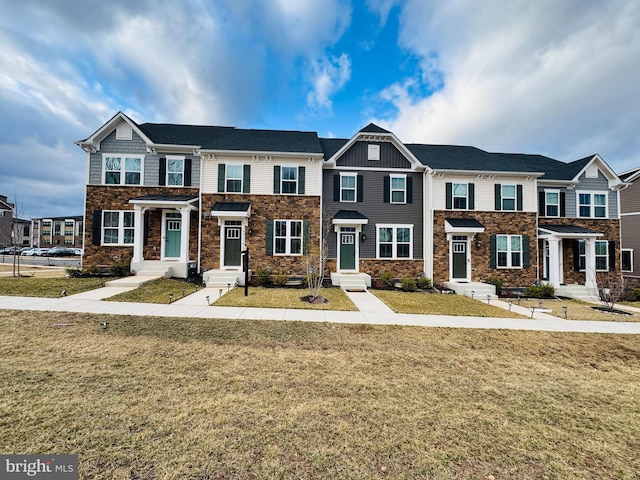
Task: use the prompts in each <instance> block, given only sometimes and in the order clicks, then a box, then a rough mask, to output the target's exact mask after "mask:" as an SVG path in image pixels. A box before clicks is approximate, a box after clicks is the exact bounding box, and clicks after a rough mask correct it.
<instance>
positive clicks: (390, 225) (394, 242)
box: [376, 223, 413, 260]
mask: <svg viewBox="0 0 640 480" xmlns="http://www.w3.org/2000/svg"><path fill="white" fill-rule="evenodd" d="M381 228H391V229H393V238H392V241H391V243H392V248H391V253H392V255H391V256H390V257H381V256H380V229H381ZM399 228H408V229H409V256H408V257H398V248H397V247H398V235H397V231H398V229H399ZM384 243H388V242H384ZM402 244H403V245H404V242H402ZM376 259H377V260H413V225H408V224H407V225H403V224H397V223H376Z"/></svg>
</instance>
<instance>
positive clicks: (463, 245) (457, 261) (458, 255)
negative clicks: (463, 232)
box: [451, 241, 467, 280]
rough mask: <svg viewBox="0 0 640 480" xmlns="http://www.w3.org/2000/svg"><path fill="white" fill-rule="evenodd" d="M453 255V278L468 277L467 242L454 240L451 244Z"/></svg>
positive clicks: (462, 278) (463, 278)
mask: <svg viewBox="0 0 640 480" xmlns="http://www.w3.org/2000/svg"><path fill="white" fill-rule="evenodd" d="M451 249H452V250H451V251H452V256H453V280H466V279H467V242H466V241H464V242H456V241H454V242H453V244H452V245H451Z"/></svg>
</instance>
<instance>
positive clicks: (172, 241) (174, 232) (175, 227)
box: [164, 214, 181, 258]
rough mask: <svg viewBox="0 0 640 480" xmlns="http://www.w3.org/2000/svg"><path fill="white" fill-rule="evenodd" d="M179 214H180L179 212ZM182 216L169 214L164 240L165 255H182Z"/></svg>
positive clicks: (173, 256) (174, 256) (172, 256)
mask: <svg viewBox="0 0 640 480" xmlns="http://www.w3.org/2000/svg"><path fill="white" fill-rule="evenodd" d="M177 215H178V216H179V215H180V214H177ZM180 224H181V220H180V218H175V217H174V216H172V217H169V216H168V215H167V219H166V225H165V241H164V256H165V257H170V258H177V257H179V256H180V237H181V232H180Z"/></svg>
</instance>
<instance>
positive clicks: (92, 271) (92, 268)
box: [84, 263, 100, 277]
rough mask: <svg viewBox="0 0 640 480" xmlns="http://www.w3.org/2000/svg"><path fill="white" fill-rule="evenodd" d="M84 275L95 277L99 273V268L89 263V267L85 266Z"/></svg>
mask: <svg viewBox="0 0 640 480" xmlns="http://www.w3.org/2000/svg"><path fill="white" fill-rule="evenodd" d="M84 273H86V274H87V275H89V276H91V277H93V276H96V275H98V273H100V267H98V265H96V264H95V263H90V264H89V265H85V267H84Z"/></svg>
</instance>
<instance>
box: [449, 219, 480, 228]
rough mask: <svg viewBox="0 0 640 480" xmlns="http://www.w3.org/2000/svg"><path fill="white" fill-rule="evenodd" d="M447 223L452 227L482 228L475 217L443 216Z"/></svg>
mask: <svg viewBox="0 0 640 480" xmlns="http://www.w3.org/2000/svg"><path fill="white" fill-rule="evenodd" d="M445 220H446V221H447V223H448V224H449V225H451V226H452V227H454V228H484V225H482V224H481V223H480V222H479V221H478V220H476V219H475V218H445Z"/></svg>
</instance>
